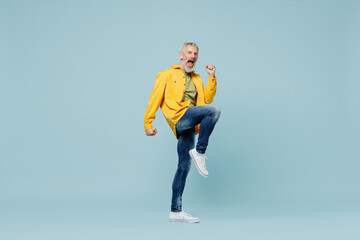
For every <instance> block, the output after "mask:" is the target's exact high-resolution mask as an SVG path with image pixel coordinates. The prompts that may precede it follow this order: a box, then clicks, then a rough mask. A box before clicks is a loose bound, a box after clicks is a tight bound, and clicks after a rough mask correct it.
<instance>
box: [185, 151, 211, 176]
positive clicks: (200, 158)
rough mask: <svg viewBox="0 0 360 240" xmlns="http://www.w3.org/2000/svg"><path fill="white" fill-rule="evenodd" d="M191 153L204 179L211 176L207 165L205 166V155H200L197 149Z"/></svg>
mask: <svg viewBox="0 0 360 240" xmlns="http://www.w3.org/2000/svg"><path fill="white" fill-rule="evenodd" d="M189 153H190V156H191V158H192V160H193V161H194V163H195V166H196V169H197V170H198V172H199V173H200V175H201V176H203V177H207V176H209V172H208V170H207V169H206V165H205V159H206V156H205V154H201V153H198V152H197V151H196V149H195V148H194V149H191V150H190V151H189Z"/></svg>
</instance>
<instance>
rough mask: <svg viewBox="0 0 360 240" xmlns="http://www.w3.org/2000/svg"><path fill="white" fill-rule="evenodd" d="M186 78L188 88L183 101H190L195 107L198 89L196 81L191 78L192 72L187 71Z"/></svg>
mask: <svg viewBox="0 0 360 240" xmlns="http://www.w3.org/2000/svg"><path fill="white" fill-rule="evenodd" d="M185 79H186V89H185V94H184V99H183V102H185V101H190V105H189V107H194V106H195V103H196V95H197V91H196V87H195V85H194V82H193V80H192V78H191V73H185Z"/></svg>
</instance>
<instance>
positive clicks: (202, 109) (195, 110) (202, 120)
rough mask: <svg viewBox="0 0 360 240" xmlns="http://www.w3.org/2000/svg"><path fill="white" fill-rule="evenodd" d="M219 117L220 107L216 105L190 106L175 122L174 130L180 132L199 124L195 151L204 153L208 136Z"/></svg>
mask: <svg viewBox="0 0 360 240" xmlns="http://www.w3.org/2000/svg"><path fill="white" fill-rule="evenodd" d="M219 117H220V108H218V107H216V106H195V107H190V108H189V109H188V110H187V111H186V112H185V114H184V116H183V117H182V118H181V119H180V120H179V121H178V122H177V123H176V130H177V131H178V132H181V131H183V130H186V129H190V128H194V127H195V126H196V125H198V124H200V131H199V138H198V143H197V144H196V151H197V152H198V153H200V154H204V153H205V151H206V148H207V146H208V142H209V137H210V135H211V133H212V131H213V129H214V127H215V124H216V122H217V121H218V119H219Z"/></svg>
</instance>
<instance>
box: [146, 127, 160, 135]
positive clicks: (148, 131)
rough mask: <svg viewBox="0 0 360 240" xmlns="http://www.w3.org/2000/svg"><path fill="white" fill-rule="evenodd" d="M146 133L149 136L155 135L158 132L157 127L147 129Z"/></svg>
mask: <svg viewBox="0 0 360 240" xmlns="http://www.w3.org/2000/svg"><path fill="white" fill-rule="evenodd" d="M145 134H146V135H147V136H155V134H157V130H156V128H149V129H148V130H145Z"/></svg>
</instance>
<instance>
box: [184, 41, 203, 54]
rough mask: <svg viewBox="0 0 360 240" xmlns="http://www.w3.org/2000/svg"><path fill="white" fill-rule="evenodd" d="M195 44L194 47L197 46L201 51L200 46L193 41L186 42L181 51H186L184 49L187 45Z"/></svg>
mask: <svg viewBox="0 0 360 240" xmlns="http://www.w3.org/2000/svg"><path fill="white" fill-rule="evenodd" d="M189 45H190V46H194V47H196V48H197V50H198V51H199V47H198V45H197V44H196V43H193V42H186V43H184V45H183V47H182V49H181V51H182V52H184V49H185V47H186V46H189Z"/></svg>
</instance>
